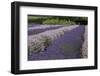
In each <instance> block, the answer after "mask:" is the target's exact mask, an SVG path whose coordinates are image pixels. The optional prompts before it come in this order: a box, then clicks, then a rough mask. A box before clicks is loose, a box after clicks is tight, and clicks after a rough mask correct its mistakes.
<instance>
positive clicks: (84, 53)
mask: <svg viewBox="0 0 100 76" xmlns="http://www.w3.org/2000/svg"><path fill="white" fill-rule="evenodd" d="M82 57H83V58H87V57H88V27H87V26H85V33H84V42H83V45H82Z"/></svg>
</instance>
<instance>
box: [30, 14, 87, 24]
mask: <svg viewBox="0 0 100 76" xmlns="http://www.w3.org/2000/svg"><path fill="white" fill-rule="evenodd" d="M28 23H36V24H44V25H47V24H49V25H50V24H51V25H56V24H61V25H74V24H83V25H87V23H88V18H87V17H69V16H68V17H66V16H65V17H63V16H61V17H60V16H28Z"/></svg>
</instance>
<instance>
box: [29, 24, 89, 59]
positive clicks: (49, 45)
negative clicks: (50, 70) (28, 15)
mask: <svg viewBox="0 0 100 76" xmlns="http://www.w3.org/2000/svg"><path fill="white" fill-rule="evenodd" d="M86 28H87V27H86V26H84V25H70V26H64V25H36V26H35V25H34V26H31V27H29V28H28V60H29V61H31V60H54V59H77V58H86V57H87V55H86V54H87V53H86V52H87V50H85V49H86V48H87V46H85V45H86V43H87V42H86V40H85V39H86V37H87V36H86V34H85V31H86ZM84 36H86V37H84ZM84 48H85V49H84ZM84 51H85V52H84ZM84 54H85V55H84ZM84 56H85V57H84Z"/></svg>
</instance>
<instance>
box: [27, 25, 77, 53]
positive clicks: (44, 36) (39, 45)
mask: <svg viewBox="0 0 100 76" xmlns="http://www.w3.org/2000/svg"><path fill="white" fill-rule="evenodd" d="M78 26H79V25H74V26H67V27H60V28H58V29H52V30H48V31H45V32H41V33H38V34H35V35H29V36H28V50H29V53H30V54H32V53H38V52H41V51H44V50H45V49H46V48H47V47H48V46H49V45H50V44H52V42H53V41H55V40H56V39H57V38H59V37H61V36H63V35H64V33H65V32H67V31H71V30H73V29H75V28H77V27H78ZM48 27H49V26H48ZM56 27H58V26H56ZM39 28H41V29H42V26H40V27H39ZM45 29H46V28H45ZM45 29H44V30H45Z"/></svg>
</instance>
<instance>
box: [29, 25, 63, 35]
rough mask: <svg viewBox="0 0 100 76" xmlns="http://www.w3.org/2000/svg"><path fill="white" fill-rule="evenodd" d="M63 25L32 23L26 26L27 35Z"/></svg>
mask: <svg viewBox="0 0 100 76" xmlns="http://www.w3.org/2000/svg"><path fill="white" fill-rule="evenodd" d="M60 27H64V26H63V25H37V26H36V25H34V26H32V27H29V28H28V35H33V34H38V33H41V32H45V31H48V30H53V29H58V28H60Z"/></svg>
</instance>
